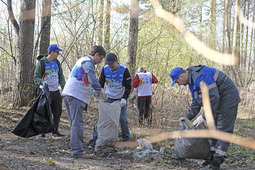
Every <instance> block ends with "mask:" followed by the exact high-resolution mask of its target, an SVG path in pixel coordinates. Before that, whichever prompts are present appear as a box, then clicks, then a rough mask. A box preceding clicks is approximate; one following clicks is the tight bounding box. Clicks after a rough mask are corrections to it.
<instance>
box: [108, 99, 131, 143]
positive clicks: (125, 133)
mask: <svg viewBox="0 0 255 170" xmlns="http://www.w3.org/2000/svg"><path fill="white" fill-rule="evenodd" d="M116 100H121V99H111V98H107V99H106V100H105V102H108V103H112V102H114V101H116ZM120 127H121V130H122V140H123V141H130V133H129V128H128V121H127V104H126V105H125V106H123V107H121V111H120Z"/></svg>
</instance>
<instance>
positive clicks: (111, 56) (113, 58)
mask: <svg viewBox="0 0 255 170" xmlns="http://www.w3.org/2000/svg"><path fill="white" fill-rule="evenodd" d="M116 60H117V56H116V54H114V53H109V54H107V55H106V59H105V64H108V65H112V64H113V63H114V61H116Z"/></svg>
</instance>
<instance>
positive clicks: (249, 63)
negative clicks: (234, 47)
mask: <svg viewBox="0 0 255 170" xmlns="http://www.w3.org/2000/svg"><path fill="white" fill-rule="evenodd" d="M252 15H253V16H252V22H254V21H255V5H253V14H252ZM253 32H254V31H253V29H251V39H250V52H249V60H248V71H249V72H250V71H251V56H252V54H251V53H252V47H253V45H252V44H253V41H254V37H253V34H254V33H253Z"/></svg>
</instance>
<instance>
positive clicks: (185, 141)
mask: <svg viewBox="0 0 255 170" xmlns="http://www.w3.org/2000/svg"><path fill="white" fill-rule="evenodd" d="M179 121H180V122H181V128H180V130H188V129H205V128H206V127H205V125H204V124H201V125H199V126H198V127H195V126H192V122H190V121H189V120H188V119H187V118H183V119H179ZM174 150H175V153H176V156H177V158H179V159H184V158H191V159H204V160H207V159H210V158H211V145H210V142H209V139H208V138H182V137H180V138H176V140H175V145H174Z"/></svg>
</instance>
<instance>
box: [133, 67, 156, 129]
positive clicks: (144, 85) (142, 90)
mask: <svg viewBox="0 0 255 170" xmlns="http://www.w3.org/2000/svg"><path fill="white" fill-rule="evenodd" d="M153 83H158V80H157V78H156V77H155V76H154V75H153V74H152V73H150V72H146V70H145V69H143V68H139V69H138V73H137V75H136V77H135V79H134V81H133V84H132V87H133V88H138V99H137V107H138V110H139V123H140V125H143V124H144V120H145V119H148V124H149V125H151V123H152V109H151V96H152V84H153Z"/></svg>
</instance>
